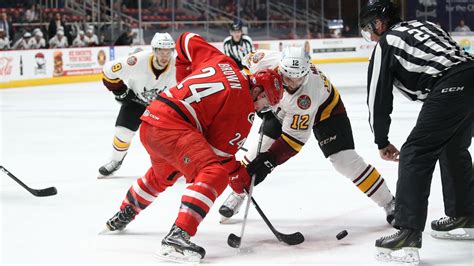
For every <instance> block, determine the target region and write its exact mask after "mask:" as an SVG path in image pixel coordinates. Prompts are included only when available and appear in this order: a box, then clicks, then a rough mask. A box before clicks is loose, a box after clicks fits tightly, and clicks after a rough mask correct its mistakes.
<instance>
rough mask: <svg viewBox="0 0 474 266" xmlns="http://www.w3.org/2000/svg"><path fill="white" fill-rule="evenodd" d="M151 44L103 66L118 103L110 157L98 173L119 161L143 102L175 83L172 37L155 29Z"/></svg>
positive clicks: (108, 171) (111, 168)
mask: <svg viewBox="0 0 474 266" xmlns="http://www.w3.org/2000/svg"><path fill="white" fill-rule="evenodd" d="M151 47H152V50H153V51H151V52H150V51H142V52H138V53H135V54H132V55H130V56H129V57H126V58H120V59H117V60H115V61H112V62H109V63H108V64H106V65H105V66H104V69H103V73H102V74H103V76H102V82H103V83H104V85H105V87H106V88H107V89H108V90H110V91H111V92H112V93H113V94H114V96H115V99H116V100H117V101H118V102H119V103H120V104H121V107H120V111H119V114H118V116H117V120H116V122H115V134H114V137H113V142H112V156H111V159H110V161H109V162H108V163H106V164H104V165H103V166H101V167H100V168H99V173H100V174H101V175H102V176H109V175H111V174H112V173H113V172H115V171H117V170H118V169H119V168H120V166H121V165H122V162H123V160H124V158H125V155H127V151H128V149H129V148H130V143H131V142H132V138H133V136H134V135H135V132H136V131H137V130H138V127H139V126H140V124H141V120H140V116H141V115H142V114H143V112H144V111H145V108H146V106H148V104H150V102H151V101H152V100H154V99H155V97H156V96H157V95H158V94H159V93H160V92H162V91H164V90H167V89H169V88H171V87H172V86H174V85H176V67H175V55H174V48H175V43H174V40H173V38H172V37H171V35H170V34H168V33H156V34H155V36H153V39H152V40H151Z"/></svg>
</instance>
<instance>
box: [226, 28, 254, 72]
mask: <svg viewBox="0 0 474 266" xmlns="http://www.w3.org/2000/svg"><path fill="white" fill-rule="evenodd" d="M254 50H255V49H254V48H253V42H252V39H251V38H250V37H249V36H247V35H245V34H242V38H241V39H240V42H234V40H232V36H229V37H227V38H225V39H224V53H225V54H226V55H227V56H230V57H231V58H232V59H234V61H235V62H236V63H237V65H238V66H239V68H240V69H242V60H243V59H244V57H245V56H246V55H248V54H249V53H251V52H253V51H254Z"/></svg>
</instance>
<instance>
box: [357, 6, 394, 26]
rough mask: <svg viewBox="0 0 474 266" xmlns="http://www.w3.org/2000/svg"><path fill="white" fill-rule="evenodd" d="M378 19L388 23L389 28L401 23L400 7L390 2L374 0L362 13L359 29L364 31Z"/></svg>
mask: <svg viewBox="0 0 474 266" xmlns="http://www.w3.org/2000/svg"><path fill="white" fill-rule="evenodd" d="M377 18H378V19H380V20H382V21H384V22H386V23H387V26H388V27H390V26H392V25H393V24H395V23H398V22H400V21H401V19H400V13H399V10H398V7H397V6H396V5H395V4H394V3H392V2H391V1H390V0H372V1H369V3H368V4H367V6H365V7H363V8H362V10H361V11H360V14H359V19H360V22H359V27H360V28H361V29H363V28H364V27H365V26H367V25H368V24H371V23H373V22H374V21H375V19H377Z"/></svg>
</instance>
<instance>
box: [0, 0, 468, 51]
mask: <svg viewBox="0 0 474 266" xmlns="http://www.w3.org/2000/svg"><path fill="white" fill-rule="evenodd" d="M83 1H84V0H76V2H77V3H78V4H80V5H82V4H83V3H84V2H83ZM38 2H39V1H36V0H16V1H13V0H2V1H0V13H1V14H0V50H8V49H42V48H66V47H89V46H103V45H131V44H141V43H142V41H140V40H138V38H137V30H135V31H132V29H131V28H137V27H138V25H137V23H136V21H135V22H132V20H131V19H132V18H137V17H138V14H137V8H138V1H132V0H114V1H113V9H114V10H117V11H118V12H123V13H124V14H126V15H127V16H129V17H130V18H131V19H130V21H124V25H126V26H125V27H123V28H121V29H122V30H120V32H117V34H118V35H119V37H118V38H117V37H116V36H113V35H112V36H110V34H106V32H107V31H108V32H110V28H107V27H108V26H107V25H105V24H104V23H100V22H98V21H102V20H101V17H100V16H104V17H105V16H106V15H107V14H108V13H107V12H110V10H105V9H104V10H103V14H102V13H101V14H102V15H100V14H99V15H97V13H95V14H93V13H86V14H83V15H76V14H77V13H73V12H71V10H67V9H66V8H65V2H66V1H65V0H63V1H61V0H58V1H57V3H56V4H57V5H56V8H40V7H39V6H38V4H37V3H38ZM196 2H201V3H203V4H204V3H206V4H210V5H212V6H214V7H217V8H218V9H219V10H222V11H224V12H222V15H219V16H217V17H214V18H213V19H214V20H215V21H220V22H222V25H221V24H216V25H217V27H219V25H220V27H222V28H227V25H228V24H230V23H231V22H232V16H233V15H236V14H237V13H238V14H239V15H240V17H241V18H242V20H243V21H252V24H251V25H249V26H251V27H252V29H253V30H255V29H258V28H262V27H264V26H265V25H266V24H265V23H264V22H263V21H266V20H267V19H269V20H272V21H280V20H282V19H283V18H282V17H281V16H278V15H275V14H269V13H268V12H267V7H266V5H265V4H264V3H263V1H260V2H255V1H253V2H252V1H241V3H242V5H241V6H240V7H237V5H236V4H235V1H224V0H206V1H203V0H198V1H196ZM101 3H102V4H103V5H104V6H110V4H111V3H112V2H111V0H101ZM170 3H175V2H174V1H167V0H142V10H143V15H144V16H142V19H143V20H144V21H145V22H152V25H151V26H150V25H148V26H144V28H145V29H149V30H151V31H153V32H156V31H169V29H170V25H169V24H167V23H162V24H160V23H155V24H153V22H157V21H170V20H171V16H173V19H174V20H176V21H205V20H206V17H205V14H204V13H201V14H200V15H199V16H191V15H186V13H185V12H184V11H183V9H182V8H179V7H178V8H177V9H174V11H173V14H172V13H171V6H170ZM251 3H253V4H254V5H253V6H250V4H251ZM84 4H85V3H84ZM237 8H240V9H239V10H237ZM157 14H159V15H157ZM92 15H94V17H92ZM98 16H99V17H98ZM267 16H268V17H267ZM14 24H15V25H14ZM292 24H293V23H292V22H291V21H288V23H280V24H276V26H275V25H272V28H273V29H279V30H281V29H290V30H288V32H289V33H288V34H287V35H282V36H280V37H281V39H312V38H341V37H359V36H360V34H359V30H358V26H357V23H356V22H354V21H352V22H351V21H344V24H343V25H341V27H340V28H337V29H326V33H325V34H323V33H321V28H320V26H318V25H317V24H316V23H312V24H310V25H309V26H308V27H307V30H306V31H305V32H304V33H297V32H295V31H291V27H292ZM300 24H301V23H300ZM104 25H105V26H104ZM182 25H183V24H177V25H176V27H179V26H182ZM454 31H455V32H463V33H466V32H471V29H470V27H469V26H468V25H466V24H465V21H464V20H460V21H459V23H458V25H457V27H456V28H455V30H454ZM249 35H250V36H252V34H251V33H250V34H249Z"/></svg>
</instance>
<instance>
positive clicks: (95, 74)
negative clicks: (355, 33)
mask: <svg viewBox="0 0 474 266" xmlns="http://www.w3.org/2000/svg"><path fill="white" fill-rule="evenodd" d="M454 39H455V40H456V41H457V42H458V43H459V44H460V45H461V46H463V47H464V49H466V50H467V51H468V52H470V53H474V35H472V36H471V35H470V36H457V37H454ZM213 45H215V46H216V47H217V48H219V49H222V43H213ZM288 45H302V46H304V45H306V46H308V47H307V48H308V49H309V50H310V54H311V58H312V60H311V61H312V62H313V63H315V64H328V63H346V62H367V61H368V58H369V57H370V54H371V52H372V50H373V48H374V45H375V44H374V43H369V42H366V41H365V40H364V39H362V38H340V39H312V40H281V41H258V42H255V48H256V49H271V50H279V49H282V48H283V47H285V46H288ZM137 48H141V49H144V50H148V49H150V47H149V46H134V47H131V46H117V47H108V46H104V47H90V48H68V49H44V50H18V51H0V89H4V88H16V87H29V86H37V85H49V84H62V83H75V82H87V81H98V80H100V78H101V75H100V73H101V71H102V67H103V66H104V64H105V63H106V62H108V61H110V60H114V59H115V58H120V57H124V56H128V55H130V54H132V53H133V52H134V51H136V49H137Z"/></svg>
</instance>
